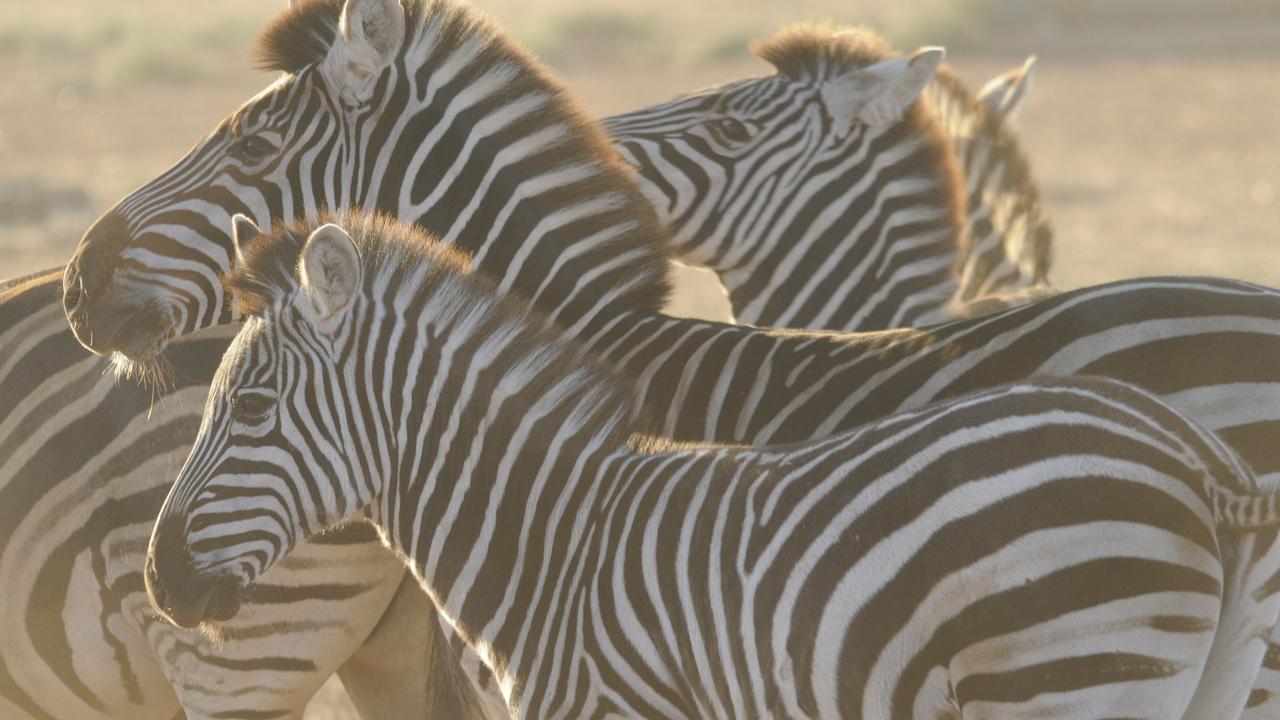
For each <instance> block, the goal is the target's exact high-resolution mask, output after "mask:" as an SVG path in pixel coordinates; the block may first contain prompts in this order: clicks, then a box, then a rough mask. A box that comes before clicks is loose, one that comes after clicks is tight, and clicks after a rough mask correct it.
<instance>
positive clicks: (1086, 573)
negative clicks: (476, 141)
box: [145, 216, 1280, 718]
mask: <svg viewBox="0 0 1280 720" xmlns="http://www.w3.org/2000/svg"><path fill="white" fill-rule="evenodd" d="M344 226H345V227H344ZM238 252H239V254H240V257H241V258H242V262H241V264H240V265H239V266H238V267H237V268H236V269H235V270H234V271H233V274H232V276H231V277H230V279H229V281H228V284H229V287H231V288H232V289H233V293H234V295H235V297H236V302H237V303H239V304H240V306H241V309H242V311H243V314H244V315H245V316H247V317H248V319H247V320H246V322H245V324H244V325H243V327H242V329H241V331H240V334H239V335H238V337H237V338H236V340H234V341H233V343H232V345H231V347H230V348H229V349H228V351H227V354H226V355H225V356H224V360H223V363H222V365H221V367H220V368H219V371H218V373H217V375H216V376H215V378H214V381H213V384H212V387H211V391H210V401H209V403H208V405H207V406H206V412H205V416H204V419H203V420H202V422H201V428H200V432H199V435H198V437H197V441H196V444H195V447H194V448H193V449H192V451H191V455H190V456H189V458H188V460H187V462H186V464H185V465H184V467H183V469H182V470H181V472H180V473H179V475H178V480H177V481H176V482H175V484H174V486H173V488H172V490H171V492H170V493H169V496H168V497H167V498H166V499H165V503H164V507H163V508H162V510H161V512H160V514H159V516H158V518H157V520H156V525H155V530H154V533H153V535H152V538H151V542H150V545H149V548H148V559H147V568H146V573H145V576H146V584H147V588H148V592H149V594H150V596H151V598H152V599H153V601H154V603H155V607H156V609H157V610H158V611H159V612H161V613H163V614H164V615H165V616H166V617H168V618H170V619H171V620H172V621H173V622H174V623H176V624H178V625H180V626H182V627H195V626H198V625H199V624H200V623H202V622H206V621H208V620H210V619H215V620H216V619H221V618H222V617H224V616H226V615H227V614H234V612H235V611H236V609H237V608H238V605H239V595H240V593H241V592H242V591H243V589H244V588H246V587H251V586H252V583H253V582H254V581H255V579H256V578H257V577H258V576H259V575H260V574H261V573H262V572H263V571H264V570H266V569H267V568H269V567H271V566H272V565H273V564H274V563H275V562H276V561H277V560H279V559H280V558H281V557H285V556H287V553H288V551H289V549H290V548H291V547H292V546H293V545H294V544H295V543H297V542H298V540H300V539H301V538H304V537H308V536H311V535H314V534H315V533H317V532H320V531H322V530H323V529H324V528H325V527H328V526H331V525H333V524H334V523H336V522H342V521H344V520H348V519H351V518H357V517H368V518H370V519H371V520H372V521H373V522H374V523H375V525H376V526H377V527H378V529H379V532H380V534H381V535H382V536H383V537H384V539H385V541H386V542H387V543H388V545H390V546H391V547H393V548H394V549H395V550H396V551H397V553H398V554H400V555H401V556H402V557H404V558H405V559H406V561H407V562H408V563H409V566H410V568H411V570H412V572H413V573H414V575H415V576H416V577H417V578H418V579H419V581H420V583H421V584H422V587H423V589H424V590H425V591H426V592H427V593H428V595H429V596H430V597H431V599H432V602H433V603H434V604H435V605H436V606H437V607H438V608H439V610H440V612H441V614H442V615H443V616H444V617H445V618H447V619H448V621H449V623H450V624H451V625H452V626H453V627H454V628H455V629H456V630H457V632H458V633H459V634H460V635H462V636H463V637H464V638H466V640H467V642H468V644H470V645H471V646H472V647H473V648H475V650H476V651H477V652H478V653H479V654H480V655H481V656H482V657H483V658H484V661H485V663H486V665H487V666H488V667H489V668H491V669H492V670H493V671H494V672H495V674H496V675H497V677H498V679H499V686H500V687H501V689H502V694H503V696H504V699H505V701H506V703H507V706H508V708H509V710H510V711H511V713H512V715H513V716H515V717H537V718H544V717H545V718H553V717H564V718H578V717H603V716H613V717H672V718H677V717H687V718H694V717H763V716H766V715H768V716H777V717H858V718H862V717H884V718H889V717H893V718H911V717H915V718H937V717H956V718H959V717H961V716H983V717H1009V718H1013V717H1027V716H1030V715H1038V714H1042V713H1046V712H1049V711H1050V708H1052V712H1053V714H1054V716H1055V717H1079V718H1086V717H1088V718H1093V717H1104V716H1105V717H1119V716H1139V715H1142V716H1150V717H1181V716H1183V714H1184V713H1197V712H1202V711H1203V710H1204V709H1206V708H1213V709H1217V708H1222V707H1230V706H1231V705H1232V704H1233V700H1232V699H1231V698H1205V697H1196V691H1197V687H1198V685H1199V684H1200V681H1201V677H1202V676H1203V675H1206V674H1211V672H1212V670H1211V669H1210V668H1208V667H1206V663H1207V661H1208V655H1209V649H1210V646H1211V644H1212V639H1213V636H1214V634H1215V632H1216V630H1217V627H1218V623H1219V619H1220V615H1222V618H1223V620H1224V621H1225V620H1226V616H1225V613H1228V612H1230V609H1229V608H1224V607H1223V605H1222V603H1221V592H1222V586H1223V584H1224V582H1225V580H1226V578H1225V575H1226V570H1225V567H1224V565H1225V563H1224V560H1223V555H1224V554H1226V553H1227V552H1228V550H1226V549H1225V548H1223V547H1222V546H1221V545H1220V543H1227V544H1230V543H1231V542H1232V535H1234V534H1241V533H1252V532H1256V531H1258V530H1260V529H1266V528H1271V527H1274V526H1276V525H1278V524H1280V497H1278V496H1277V495H1276V493H1275V492H1271V493H1259V492H1256V491H1254V490H1252V488H1253V487H1255V485H1254V483H1253V482H1252V481H1251V479H1249V478H1248V471H1247V470H1246V469H1245V467H1244V466H1243V464H1241V463H1240V462H1239V460H1238V459H1237V458H1236V457H1235V456H1234V454H1232V453H1231V452H1230V451H1229V450H1228V449H1227V448H1226V447H1225V446H1224V445H1222V444H1221V443H1220V441H1218V440H1217V438H1215V437H1214V436H1212V435H1211V434H1209V433H1208V432H1207V431H1203V430H1201V429H1199V428H1198V427H1197V426H1195V425H1193V424H1192V423H1190V422H1189V421H1187V420H1185V419H1184V418H1183V417H1182V416H1180V415H1178V414H1177V413H1176V412H1174V411H1173V410H1171V409H1170V408H1168V407H1167V406H1165V405H1163V404H1161V403H1159V402H1158V401H1157V400H1155V399H1154V398H1152V397H1151V396H1149V395H1146V394H1144V393H1141V392H1139V391H1137V390H1136V389H1132V388H1129V387H1127V386H1124V385H1121V384H1119V383H1114V382H1111V381H1100V380H1088V381H1080V380H1076V381H1058V380H1053V379H1048V380H1045V381H1042V382H1040V383H1033V382H1028V383H1024V384H1021V385H1016V386H1012V387H1008V388H997V389H995V390H989V391H986V392H984V393H980V394H978V395H976V396H965V397H962V398H960V399H957V400H953V401H951V402H949V403H944V404H942V405H930V406H926V407H924V408H922V409H920V410H917V411H914V412H910V413H907V414H905V415H902V416H891V417H889V418H886V419H884V420H882V421H880V422H878V423H876V424H874V425H872V426H870V427H868V428H863V429H859V430H855V431H853V432H851V433H848V434H844V435H837V436H835V437H834V438H830V439H827V440H820V441H814V442H811V443H807V444H802V445H799V446H764V447H749V448H742V447H724V446H714V445H712V446H698V447H688V446H680V445H677V444H673V443H670V442H664V441H662V440H658V439H653V438H644V437H640V438H637V437H636V434H637V433H645V432H646V428H647V424H646V423H645V422H644V421H643V420H642V419H640V418H639V417H638V416H639V415H640V413H639V412H638V410H639V409H638V408H637V407H636V406H635V405H634V403H633V398H632V396H631V395H630V394H629V393H628V392H627V391H626V385H627V381H626V380H625V378H623V377H622V376H620V375H618V374H617V373H616V371H614V370H612V369H611V368H609V367H608V366H607V365H606V364H605V363H602V362H601V361H599V359H597V358H595V357H594V356H592V355H591V354H590V353H589V352H587V351H585V349H584V348H583V347H582V346H581V345H579V344H577V343H576V342H574V338H573V336H572V335H570V334H567V333H566V332H565V331H563V330H561V329H559V328H558V327H556V326H555V325H554V324H552V323H550V322H548V321H547V320H546V319H545V317H544V316H542V315H541V313H539V312H537V311H536V310H534V309H533V308H532V306H530V305H529V304H528V303H527V302H525V301H523V300H521V299H519V298H517V297H514V296H506V297H504V296H502V295H501V294H499V293H498V292H497V291H496V287H495V284H494V283H493V282H492V281H490V280H489V279H487V278H483V277H481V278H477V277H476V276H473V275H469V274H468V272H467V267H468V260H469V259H468V257H467V256H466V255H465V254H463V253H459V252H458V251H457V250H456V249H455V248H452V247H448V246H444V245H441V244H439V243H437V242H435V241H434V240H433V239H431V238H430V237H429V236H427V235H426V234H424V233H422V232H420V231H417V230H415V229H413V228H411V227H409V226H405V225H401V224H397V223H395V222H393V221H388V220H387V219H385V218H380V217H376V216H375V217H359V216H350V217H347V218H344V223H343V226H340V225H337V224H325V225H322V226H320V227H317V228H315V229H314V230H311V231H310V232H308V231H307V230H306V229H301V228H300V227H299V226H293V227H291V228H290V229H289V230H285V231H283V232H280V233H277V234H276V235H274V236H273V237H271V238H269V239H267V240H266V241H259V242H258V243H257V244H255V245H254V246H252V247H247V248H242V249H240V250H239V251H238ZM1258 589H1260V588H1258ZM1246 690H1247V689H1246ZM1241 703H1243V698H1241V700H1240V703H1236V705H1237V706H1238V705H1239V704H1241ZM1197 716H1207V715H1197Z"/></svg>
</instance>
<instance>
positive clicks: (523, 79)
mask: <svg viewBox="0 0 1280 720" xmlns="http://www.w3.org/2000/svg"><path fill="white" fill-rule="evenodd" d="M406 23H407V26H408V28H409V32H408V33H407V35H406V37H405V42H404V46H403V49H402V51H401V56H400V58H399V59H398V61H397V62H396V63H395V64H394V65H393V67H392V68H391V72H390V73H389V75H388V77H389V78H390V86H389V87H388V89H387V91H386V93H385V94H384V95H383V97H382V98H381V99H380V100H379V101H378V102H381V103H382V104H383V107H384V112H383V113H382V116H381V117H380V118H379V119H378V121H377V122H376V123H374V124H373V126H372V127H369V128H367V129H365V132H366V133H367V134H366V136H365V137H364V138H361V139H360V141H359V145H360V146H363V147H362V154H361V157H360V158H359V164H360V167H359V168H358V172H359V173H360V174H361V175H362V177H361V179H360V180H359V181H358V182H357V185H358V186H359V187H360V188H361V190H360V192H359V193H357V195H356V197H355V198H354V199H355V201H356V202H357V203H358V204H363V205H364V206H365V207H370V208H378V209H381V210H384V211H387V212H390V213H392V214H394V215H395V216H396V217H398V218H400V219H402V220H408V221H412V222H414V223H416V224H418V225H419V226H421V227H423V228H425V229H427V230H429V231H431V232H432V233H434V234H436V235H437V236H439V237H440V239H441V240H443V241H444V242H445V243H447V244H453V245H457V246H459V247H461V248H463V249H465V250H467V251H468V252H470V253H472V254H473V255H474V257H475V261H474V263H473V267H475V269H477V270H480V271H482V272H485V273H487V274H489V275H490V276H491V277H494V278H496V279H497V281H498V285H499V289H500V290H501V291H503V292H506V291H510V290H515V291H517V292H519V293H520V294H521V295H523V296H524V297H527V298H529V299H531V300H532V301H533V302H534V304H535V305H537V306H538V307H539V309H540V310H542V311H543V312H545V313H546V314H547V315H548V316H549V317H550V318H551V319H552V320H553V321H555V322H557V323H559V324H561V325H562V326H564V327H566V328H570V329H571V330H572V331H573V332H575V333H576V332H579V331H582V330H584V329H586V328H588V327H591V326H593V325H594V324H595V323H596V322H597V321H598V320H599V318H600V317H601V316H607V315H609V313H611V312H613V311H615V310H616V309H620V308H624V309H633V310H642V311H653V312H656V311H657V310H659V309H660V308H661V307H662V304H663V303H664V301H665V297H666V294H667V291H668V286H667V276H666V275H667V264H666V263H667V261H666V248H665V246H664V237H665V236H664V235H663V233H662V231H661V229H660V225H659V224H658V222H657V218H656V216H655V215H654V213H653V210H652V208H651V207H650V206H649V204H648V203H647V202H646V201H645V200H644V197H643V196H642V195H641V194H640V193H639V191H638V190H637V189H636V188H635V187H634V184H633V183H632V182H631V180H630V177H629V174H628V171H627V170H626V168H625V166H624V165H623V164H622V162H621V161H620V160H619V159H618V158H617V156H616V153H615V152H614V151H613V149H612V146H611V145H610V143H609V141H608V138H607V137H606V136H605V135H604V133H603V131H602V130H601V129H600V127H599V125H598V123H596V122H594V121H593V120H591V119H590V118H589V117H588V116H587V115H586V113H585V112H583V111H582V110H581V109H580V108H579V107H578V105H577V102H576V100H575V99H574V98H573V97H572V95H571V94H570V93H568V92H567V91H566V90H565V89H564V88H563V87H562V86H561V85H560V84H559V83H558V82H557V81H555V80H554V79H553V78H552V77H551V76H550V75H549V74H548V73H547V72H546V71H545V70H544V69H543V68H542V67H541V66H540V65H539V64H538V63H537V61H536V60H534V59H533V58H531V57H530V56H529V55H528V54H526V53H525V52H523V51H522V50H521V49H520V48H518V47H517V46H515V45H514V44H513V43H512V42H511V41H510V40H508V39H507V38H506V37H505V36H504V35H503V34H502V33H501V32H500V31H499V30H498V29H497V28H496V27H494V26H493V25H492V24H491V23H489V22H488V21H487V20H485V19H484V18H483V17H482V16H480V15H478V14H477V13H475V12H474V11H472V10H471V9H470V8H468V7H466V6H464V5H459V4H456V3H453V2H448V1H443V0H427V1H423V2H409V3H406ZM365 151H367V154H364V152H365Z"/></svg>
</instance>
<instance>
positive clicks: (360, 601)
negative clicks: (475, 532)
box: [0, 273, 402, 720]
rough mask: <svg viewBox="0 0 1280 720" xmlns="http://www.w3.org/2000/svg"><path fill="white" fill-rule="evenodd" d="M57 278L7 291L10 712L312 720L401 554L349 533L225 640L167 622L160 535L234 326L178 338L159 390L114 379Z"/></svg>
mask: <svg viewBox="0 0 1280 720" xmlns="http://www.w3.org/2000/svg"><path fill="white" fill-rule="evenodd" d="M59 280H60V278H59V275H58V274H57V273H53V274H49V275H46V276H45V277H44V278H34V279H31V280H29V281H27V282H25V283H22V284H17V285H15V286H13V287H10V288H9V289H8V290H6V291H4V292H2V293H0V346H3V347H4V348H5V350H6V353H5V355H4V358H5V361H4V362H0V407H4V408H6V410H7V412H5V413H4V414H3V415H0V438H3V440H0V508H2V510H0V537H2V538H3V539H2V540H0V577H3V578H4V579H5V585H4V587H5V591H4V593H3V594H0V620H2V621H3V623H4V626H5V627H6V628H10V629H9V630H6V632H5V634H4V641H3V642H0V716H2V717H4V718H6V719H7V720H16V719H17V718H38V719H41V720H68V719H69V718H77V719H80V718H84V719H86V720H87V719H90V718H138V719H146V718H158V719H159V720H169V719H170V718H172V717H173V716H174V715H175V713H178V712H179V710H180V709H181V710H182V711H183V713H184V715H185V717H187V718H189V719H190V720H197V719H200V718H217V717H221V718H232V717H237V718H250V717H254V718H301V717H302V712H303V709H304V708H305V706H306V704H307V702H308V701H309V700H310V698H311V696H312V695H313V694H314V693H315V691H316V690H317V689H318V688H319V687H320V685H321V684H323V683H324V682H325V680H326V679H328V677H329V676H330V675H332V674H333V672H334V671H335V670H336V669H337V668H338V666H339V665H340V664H341V663H342V662H343V661H344V660H345V659H346V658H347V657H348V656H349V655H350V654H351V649H352V648H353V647H355V646H358V645H359V644H360V642H361V641H362V640H363V639H364V638H365V637H366V636H368V635H369V633H370V632H372V630H373V628H374V626H375V625H376V624H377V622H378V620H379V619H380V617H381V615H382V612H383V610H384V609H385V608H386V606H387V604H388V603H389V602H390V599H391V597H392V596H393V595H394V593H395V591H396V589H397V586H398V582H399V577H400V575H401V574H402V569H401V567H400V565H399V563H398V562H396V561H395V560H394V558H389V557H387V554H386V553H385V552H383V551H382V549H381V547H380V546H379V544H378V543H377V542H376V538H374V537H373V534H372V532H370V531H368V530H365V531H364V532H353V531H348V532H346V533H338V534H335V535H333V536H331V537H326V538H321V540H322V542H320V543H306V544H304V545H302V546H300V547H299V550H300V554H299V555H298V556H297V557H296V558H290V559H289V560H287V561H286V562H284V563H282V564H281V566H280V567H279V568H278V570H273V571H272V572H271V573H270V574H268V576H266V577H265V578H264V582H265V583H266V584H265V585H264V588H263V592H261V593H259V594H257V595H256V596H255V597H254V598H251V599H250V602H249V603H248V604H247V605H246V606H245V609H246V611H247V612H246V613H245V614H244V615H242V616H239V617H237V618H236V619H235V620H234V621H232V622H230V623H228V625H227V627H226V628H225V629H224V631H223V633H222V635H221V638H219V639H214V638H210V637H207V636H205V635H204V634H202V633H199V632H193V631H187V630H180V629H178V628H175V627H173V626H172V625H170V624H168V623H165V622H163V621H160V620H158V619H157V618H156V616H155V614H154V612H153V611H152V610H151V607H150V604H149V603H148V602H147V599H146V591H145V588H144V587H143V582H142V572H141V570H142V567H143V564H144V561H145V556H146V543H147V538H148V536H149V535H150V532H151V526H152V524H153V520H154V514H155V512H156V511H157V510H158V508H159V507H160V504H161V502H162V501H163V499H164V495H165V493H166V492H167V489H168V487H167V486H168V484H169V483H168V482H166V480H165V477H166V476H167V475H169V474H172V473H173V472H176V470H177V469H178V468H180V467H181V466H182V461H183V460H184V459H185V458H186V456H187V454H188V452H189V451H190V446H191V440H192V438H193V437H194V435H195V431H196V429H197V427H198V425H199V417H200V409H201V408H202V407H203V405H204V402H205V397H206V396H207V394H208V385H207V383H208V379H209V378H210V377H211V376H212V372H213V369H214V367H215V365H214V359H215V358H216V357H218V356H219V355H220V354H221V352H222V350H223V349H224V348H225V346H226V342H227V340H228V338H229V337H230V333H228V332H225V331H224V330H217V331H213V333H212V336H211V335H210V334H209V333H203V334H201V335H199V336H195V337H192V338H189V339H183V340H180V341H178V342H175V343H174V346H173V350H172V352H170V353H169V358H170V363H171V366H172V368H173V370H174V372H173V376H172V377H173V381H172V383H171V384H169V385H166V386H165V387H163V388H158V389H156V390H155V391H154V392H153V391H152V390H150V389H147V388H142V387H140V386H138V385H135V384H134V383H128V382H126V383H117V382H116V380H115V378H114V375H113V374H112V373H111V372H110V365H109V362H108V361H107V360H105V359H103V358H98V357H95V356H91V355H86V354H85V353H84V352H83V350H82V349H80V348H79V347H78V345H77V344H76V343H75V340H74V338H73V337H72V336H71V335H70V333H69V332H68V330H67V328H66V321H65V318H64V317H63V316H62V311H61V308H59V307H58V303H57V298H58V294H59V292H60V290H61V283H60V282H59ZM51 479H56V482H54V483H52V485H51V483H50V481H51ZM343 568H345V570H344V569H343ZM15 628H16V629H17V630H16V631H15V630H14V629H15ZM157 659H161V660H162V661H161V662H157Z"/></svg>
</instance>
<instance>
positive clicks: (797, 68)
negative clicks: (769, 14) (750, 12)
mask: <svg viewBox="0 0 1280 720" xmlns="http://www.w3.org/2000/svg"><path fill="white" fill-rule="evenodd" d="M751 51H752V52H753V53H755V54H756V56H757V57H759V58H760V59H761V60H764V61H766V62H768V63H769V64H771V65H773V66H774V67H775V68H777V69H778V72H780V73H782V74H783V75H785V76H787V77H788V78H790V79H792V80H795V81H797V82H821V81H823V80H829V79H831V78H834V77H838V76H840V75H843V74H844V73H846V72H848V71H850V70H856V69H858V68H862V67H866V66H868V65H871V64H873V63H877V62H880V61H881V60H888V59H889V58H890V57H892V51H891V49H890V47H889V43H887V42H885V40H884V38H881V37H880V36H879V35H877V34H876V33H875V31H873V30H871V29H870V28H867V27H862V26H855V27H842V26H840V25H836V24H835V23H831V22H827V23H799V24H795V25H788V26H786V27H784V28H783V29H781V30H779V31H778V32H776V33H774V35H773V36H772V37H769V38H765V39H764V40H757V41H755V42H753V43H752V44H751Z"/></svg>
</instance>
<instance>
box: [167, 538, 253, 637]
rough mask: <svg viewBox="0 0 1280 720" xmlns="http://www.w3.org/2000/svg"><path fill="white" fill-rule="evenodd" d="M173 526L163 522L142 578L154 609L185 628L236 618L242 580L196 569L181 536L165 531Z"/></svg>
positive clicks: (238, 609)
mask: <svg viewBox="0 0 1280 720" xmlns="http://www.w3.org/2000/svg"><path fill="white" fill-rule="evenodd" d="M173 526H174V523H170V522H167V521H162V522H161V524H160V525H159V526H157V528H156V532H155V534H154V535H153V536H152V538H151V547H150V548H149V550H148V552H147V563H146V568H145V572H144V573H143V577H144V581H145V583H146V587H147V595H148V596H149V597H150V599H151V606H152V608H154V609H155V611H156V612H157V613H159V614H160V615H161V617H163V618H165V619H166V620H168V621H169V622H171V623H173V624H174V625H177V626H178V627H182V628H193V627H196V626H198V625H200V624H201V623H204V622H209V621H215V622H218V621H224V620H230V619H231V618H232V617H235V615H236V613H237V612H239V611H240V592H241V587H240V579H239V578H238V577H235V576H234V575H225V574H224V575H210V574H206V573H201V572H199V571H196V570H194V569H193V565H192V562H191V557H190V554H189V552H188V550H187V547H186V543H185V542H183V540H182V536H181V535H174V534H173V533H171V532H166V530H168V529H169V528H171V527H173Z"/></svg>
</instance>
